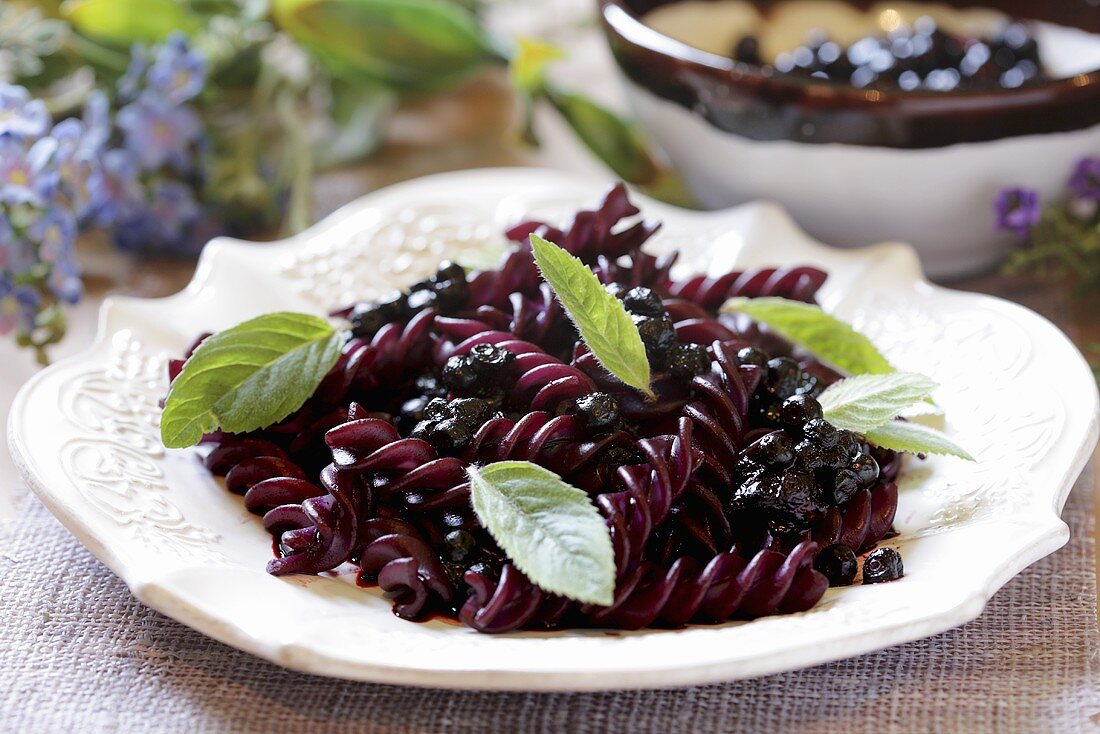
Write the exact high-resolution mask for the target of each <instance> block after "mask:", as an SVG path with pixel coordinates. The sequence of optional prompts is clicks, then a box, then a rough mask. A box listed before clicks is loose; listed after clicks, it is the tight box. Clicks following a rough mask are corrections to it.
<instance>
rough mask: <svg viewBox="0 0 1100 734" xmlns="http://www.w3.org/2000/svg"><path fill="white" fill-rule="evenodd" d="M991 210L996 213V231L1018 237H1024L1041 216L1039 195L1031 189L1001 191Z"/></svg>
mask: <svg viewBox="0 0 1100 734" xmlns="http://www.w3.org/2000/svg"><path fill="white" fill-rule="evenodd" d="M993 208H994V210H995V211H996V213H997V229H998V230H1000V231H1006V232H1012V233H1014V234H1016V235H1018V236H1020V237H1026V236H1027V235H1028V233H1029V232H1030V231H1031V228H1032V227H1034V226H1035V225H1036V224H1038V223H1039V217H1040V216H1041V215H1042V207H1041V206H1040V205H1039V194H1038V192H1036V191H1034V190H1033V189H1022V188H1012V189H1003V190H1002V191H1001V193H1000V194H998V195H997V200H996V201H995V202H994V203H993Z"/></svg>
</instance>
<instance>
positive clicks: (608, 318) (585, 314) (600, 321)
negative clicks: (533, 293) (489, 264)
mask: <svg viewBox="0 0 1100 734" xmlns="http://www.w3.org/2000/svg"><path fill="white" fill-rule="evenodd" d="M531 249H532V251H533V252H534V255H535V263H536V264H537V265H538V267H539V272H541V273H542V277H543V278H544V279H545V280H546V282H547V283H549V284H550V287H551V288H553V289H554V293H555V295H557V297H558V300H559V301H561V305H562V307H564V308H565V312H566V313H567V314H568V315H569V318H570V319H571V320H572V321H573V323H574V324H575V325H576V327H577V331H579V332H580V334H581V338H582V339H584V343H585V344H587V345H588V348H589V349H590V350H592V354H593V355H595V357H596V359H598V360H599V362H600V364H602V365H603V366H604V367H605V368H607V370H608V371H609V372H610V373H611V374H613V375H615V377H617V378H619V379H620V380H622V381H623V382H624V383H626V384H627V385H629V386H630V387H633V388H635V389H636V390H640V391H641V392H643V393H645V394H646V395H647V396H648V397H651V398H652V397H653V391H652V390H651V389H650V387H649V380H650V374H649V359H648V358H647V357H646V353H645V345H644V344H643V343H642V337H641V335H640V334H638V327H636V326H635V325H634V322H633V321H632V320H631V318H630V314H628V313H627V312H626V308H624V307H623V304H622V301H620V300H619V299H618V298H615V296H613V295H611V294H610V293H608V292H607V289H605V288H604V287H603V284H602V283H600V279H599V278H597V277H596V274H595V273H593V272H592V270H591V268H589V267H588V266H587V265H585V264H584V263H583V262H581V261H580V259H578V258H576V257H574V256H573V255H570V254H569V253H568V252H566V251H565V250H563V249H562V248H560V247H558V246H557V245H555V244H553V243H552V242H547V241H546V240H544V239H543V238H542V237H539V236H538V235H535V234H533V235H531Z"/></svg>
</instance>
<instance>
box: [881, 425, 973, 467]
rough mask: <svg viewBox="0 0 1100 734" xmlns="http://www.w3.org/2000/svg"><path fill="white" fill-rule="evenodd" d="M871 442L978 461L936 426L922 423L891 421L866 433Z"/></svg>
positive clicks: (897, 449) (919, 452) (910, 450)
mask: <svg viewBox="0 0 1100 734" xmlns="http://www.w3.org/2000/svg"><path fill="white" fill-rule="evenodd" d="M864 438H866V439H867V440H868V441H870V442H871V443H873V444H875V445H876V446H881V447H882V448H884V449H893V450H894V451H903V452H908V453H911V454H941V455H943V456H957V457H958V458H960V459H966V460H967V461H977V459H975V458H974V457H973V456H971V454H970V452H968V451H967V450H966V449H964V448H963V447H961V446H959V445H958V444H957V443H955V442H953V441H952V440H951V439H949V438H948V437H947V436H945V435H943V434H942V433H940V432H939V431H937V430H936V429H934V428H929V427H928V426H925V425H921V424H920V423H912V422H902V421H891V422H889V423H884V424H882V425H881V426H879V427H877V428H873V429H871V430H869V431H867V432H866V433H865V434H864Z"/></svg>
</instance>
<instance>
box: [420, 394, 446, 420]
mask: <svg viewBox="0 0 1100 734" xmlns="http://www.w3.org/2000/svg"><path fill="white" fill-rule="evenodd" d="M424 417H425V418H427V419H429V420H434V421H440V420H443V419H444V418H450V417H451V412H450V410H448V408H447V401H446V400H444V399H443V398H432V399H431V400H429V401H428V402H427V403H426V404H425V405H424Z"/></svg>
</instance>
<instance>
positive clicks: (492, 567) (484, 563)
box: [466, 556, 504, 582]
mask: <svg viewBox="0 0 1100 734" xmlns="http://www.w3.org/2000/svg"><path fill="white" fill-rule="evenodd" d="M503 568H504V560H503V559H501V558H497V557H496V556H490V557H488V558H484V559H482V560H480V561H477V562H476V563H471V564H470V567H469V568H468V569H466V570H467V571H473V572H474V573H479V574H481V575H482V576H484V577H486V578H488V579H490V580H492V581H494V582H495V581H497V580H498V579H499V578H500V572H501V571H502V570H503Z"/></svg>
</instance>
